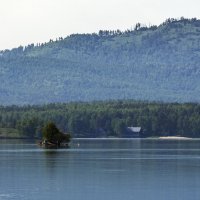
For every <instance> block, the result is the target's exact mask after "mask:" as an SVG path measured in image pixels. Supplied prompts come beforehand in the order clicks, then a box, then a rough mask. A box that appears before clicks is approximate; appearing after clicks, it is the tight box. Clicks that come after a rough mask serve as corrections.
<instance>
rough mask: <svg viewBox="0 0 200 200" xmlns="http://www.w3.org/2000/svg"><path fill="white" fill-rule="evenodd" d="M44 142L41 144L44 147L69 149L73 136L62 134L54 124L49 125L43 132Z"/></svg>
mask: <svg viewBox="0 0 200 200" xmlns="http://www.w3.org/2000/svg"><path fill="white" fill-rule="evenodd" d="M42 137H43V139H42V141H41V142H40V143H39V144H40V146H42V147H47V148H59V147H68V144H69V142H70V139H71V136H70V134H64V133H62V132H61V131H60V130H59V129H58V128H57V127H56V125H55V124H54V123H53V122H50V123H48V124H47V125H46V126H45V127H44V128H43V130H42Z"/></svg>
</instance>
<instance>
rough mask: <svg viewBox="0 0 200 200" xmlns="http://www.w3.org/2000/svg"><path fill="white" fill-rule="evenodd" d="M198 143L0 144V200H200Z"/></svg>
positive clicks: (122, 141)
mask: <svg viewBox="0 0 200 200" xmlns="http://www.w3.org/2000/svg"><path fill="white" fill-rule="evenodd" d="M199 197H200V140H187V141H181V140H177V141H170V140H153V139H152V140H147V139H132V140H131V139H129V140H126V139H122V140H118V139H101V140H95V139H84V140H83V139H82V140H81V139H79V140H78V139H77V140H73V142H72V144H71V148H70V149H57V150H56V149H55V150H46V149H41V148H39V147H38V146H37V145H36V144H35V142H34V141H19V140H18V141H15V140H7V141H6V140H1V141H0V200H11V199H13V200H14V199H16V200H40V199H41V200H47V199H48V200H55V199H58V200H64V199H69V200H112V199H113V200H169V199H170V200H189V199H192V200H199Z"/></svg>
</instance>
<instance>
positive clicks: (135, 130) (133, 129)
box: [128, 127, 142, 133]
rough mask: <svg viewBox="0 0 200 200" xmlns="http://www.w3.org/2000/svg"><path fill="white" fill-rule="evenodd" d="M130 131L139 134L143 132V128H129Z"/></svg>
mask: <svg viewBox="0 0 200 200" xmlns="http://www.w3.org/2000/svg"><path fill="white" fill-rule="evenodd" d="M128 129H129V130H130V131H132V132H134V133H139V132H140V131H141V129H142V128H141V127H128Z"/></svg>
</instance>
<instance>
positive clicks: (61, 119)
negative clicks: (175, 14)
mask: <svg viewBox="0 0 200 200" xmlns="http://www.w3.org/2000/svg"><path fill="white" fill-rule="evenodd" d="M50 121H51V122H54V123H55V124H56V125H57V127H58V128H59V129H60V130H61V131H62V132H65V133H70V134H71V135H72V137H109V136H112V137H125V135H126V132H127V127H131V126H132V127H138V126H139V127H142V129H143V130H144V137H151V136H174V135H179V136H187V137H200V104H196V103H183V104H178V103H149V102H136V101H109V102H92V103H83V102H82V103H81V102H80V103H66V104H58V103H55V104H48V105H43V106H22V107H20V106H7V107H5V106H1V107H0V127H1V128H15V129H17V130H18V131H19V132H20V134H21V135H22V136H26V137H30V138H31V137H41V132H42V131H41V130H42V127H43V126H44V125H45V124H46V123H47V122H50Z"/></svg>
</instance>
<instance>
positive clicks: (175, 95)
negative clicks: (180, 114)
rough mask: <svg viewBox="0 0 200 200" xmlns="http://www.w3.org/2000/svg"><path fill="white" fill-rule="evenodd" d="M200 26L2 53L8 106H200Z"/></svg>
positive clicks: (80, 37) (184, 24)
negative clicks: (127, 102)
mask: <svg viewBox="0 0 200 200" xmlns="http://www.w3.org/2000/svg"><path fill="white" fill-rule="evenodd" d="M199 77H200V20H198V19H196V18H193V19H185V18H181V19H178V20H176V19H167V20H166V21H165V22H164V23H162V24H161V25H159V26H149V27H146V26H142V25H141V24H139V23H138V24H136V26H135V28H134V29H133V30H127V31H124V32H122V31H120V30H117V31H110V30H106V31H103V30H101V31H99V33H98V34H97V33H93V34H73V35H70V36H68V37H66V38H58V39H57V40H56V41H53V40H50V41H49V42H48V43H44V44H37V45H34V44H31V45H28V46H26V47H22V46H20V47H18V48H14V49H12V50H4V51H1V52H0V80H1V84H0V94H1V95H0V104H2V105H11V104H17V105H19V104H21V105H22V104H44V103H53V102H71V101H93V100H110V99H135V100H148V101H164V102H199V101H200V78H199Z"/></svg>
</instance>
